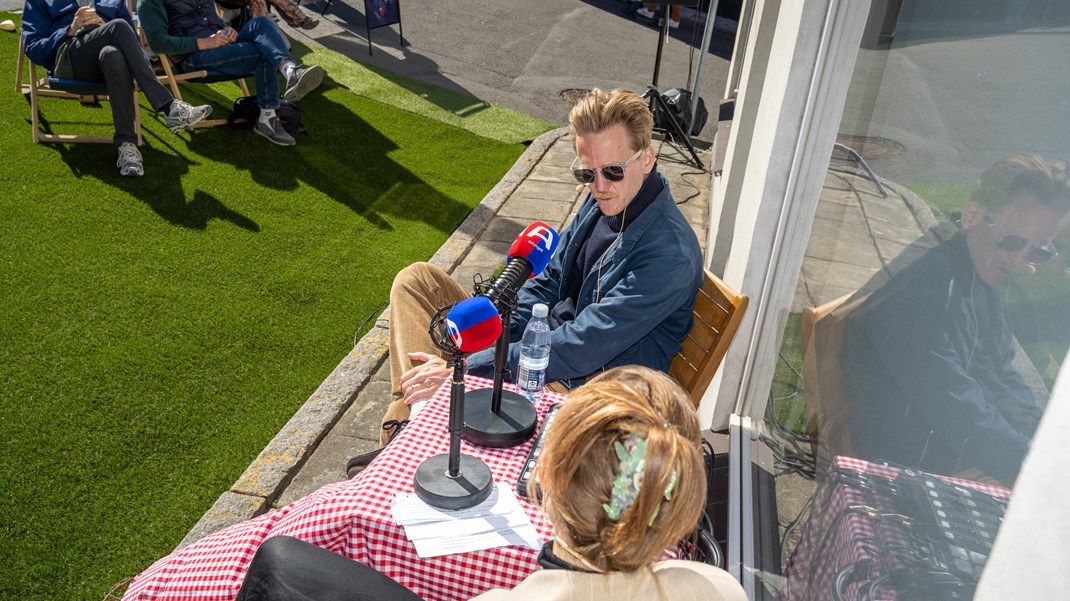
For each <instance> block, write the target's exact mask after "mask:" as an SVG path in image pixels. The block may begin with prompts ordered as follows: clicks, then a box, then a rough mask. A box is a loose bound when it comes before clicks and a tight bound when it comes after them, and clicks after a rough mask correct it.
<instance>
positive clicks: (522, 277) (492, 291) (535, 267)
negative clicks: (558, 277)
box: [476, 221, 561, 314]
mask: <svg viewBox="0 0 1070 601" xmlns="http://www.w3.org/2000/svg"><path fill="white" fill-rule="evenodd" d="M560 239H561V237H560V236H559V235H558V233H557V232H555V231H554V228H552V227H550V226H548V225H546V224H545V223H541V222H538V221H536V222H535V223H533V224H531V225H529V226H528V227H527V229H525V230H524V231H523V232H521V233H520V235H519V236H517V237H516V240H515V241H513V245H512V246H510V247H509V262H508V263H507V264H506V265H505V269H503V270H502V272H501V273H500V274H499V275H498V277H497V278H495V279H494V281H493V282H490V283H489V284H487V283H481V284H479V285H477V286H476V294H480V295H484V296H486V297H488V298H490V300H491V301H492V302H493V303H494V306H495V307H496V308H497V309H498V312H499V313H501V314H505V313H509V312H511V311H512V310H513V309H514V305H515V304H516V293H517V290H519V289H520V287H521V286H523V285H524V282H525V281H526V280H528V279H530V278H533V277H535V276H536V275H538V274H539V273H541V272H542V270H543V269H546V265H547V264H548V263H549V262H550V259H552V258H553V256H554V252H555V251H556V250H557V243H558V242H559V241H560Z"/></svg>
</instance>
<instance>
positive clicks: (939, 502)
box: [759, 0, 1070, 599]
mask: <svg viewBox="0 0 1070 601" xmlns="http://www.w3.org/2000/svg"><path fill="white" fill-rule="evenodd" d="M1067 56H1070V5H1067V3H1062V2H1046V1H1042V0H1036V1H1034V0H1010V1H996V0H988V1H985V2H975V1H973V2H968V1H966V0H948V1H946V2H939V3H935V2H910V1H906V0H885V1H881V0H875V1H874V3H873V11H872V14H871V15H870V20H869V25H868V26H867V30H866V34H865V36H864V40H863V43H862V47H861V48H860V50H859V55H858V60H857V63H856V68H855V72H854V73H853V74H852V79H851V86H850V91H849V95H848V100H847V106H846V108H845V110H844V115H843V118H842V121H841V124H840V130H839V131H840V134H839V136H838V139H837V143H836V146H835V148H834V149H833V150H832V155H831V161H830V167H829V170H828V173H827V174H826V178H825V185H824V189H823V190H822V193H821V199H820V202H819V205H818V209H817V214H816V217H815V219H814V223H813V227H812V231H811V238H810V240H809V243H808V247H807V251H806V257H805V260H804V262H803V266H802V272H801V273H800V276H799V284H798V287H797V290H796V294H795V301H794V306H793V310H792V313H791V315H790V316H789V317H788V319H787V320H786V324H785V328H784V332H783V342H782V347H781V352H780V355H779V358H778V366H777V371H776V377H775V381H774V384H773V388H772V390H771V391H770V400H771V402H770V403H769V404H768V406H767V412H766V416H765V420H764V422H763V432H762V440H761V443H762V444H764V445H766V446H768V447H770V448H771V450H772V456H773V458H774V461H773V465H774V468H773V471H774V476H775V486H776V507H775V512H776V514H777V516H776V517H777V521H778V524H779V532H778V534H779V540H778V541H777V542H778V543H779V545H778V546H779V549H778V551H779V558H778V560H777V561H774V560H768V562H767V565H764V566H759V567H760V568H761V571H760V573H759V574H760V577H761V579H762V580H763V582H764V583H765V584H766V587H767V589H768V591H767V592H769V591H776V592H777V593H778V594H779V597H780V598H785V599H834V598H843V599H863V598H871V599H872V598H881V599H885V598H897V597H898V598H934V599H941V598H951V597H952V596H953V595H955V594H958V595H961V598H968V596H969V594H970V592H971V591H972V589H973V587H974V586H975V585H976V582H977V579H978V577H979V574H980V573H981V571H982V570H983V568H984V563H985V559H986V558H987V555H988V551H989V550H990V548H991V544H992V541H993V539H994V537H995V536H996V534H997V532H998V530H999V526H1000V523H1001V518H1002V514H1003V510H1004V509H1005V506H1006V500H1007V498H1008V497H1009V495H1010V494H1011V491H1012V490H1013V485H1014V481H1015V478H1016V476H1017V473H1018V470H1019V468H1020V466H1021V462H1022V460H1023V458H1024V456H1025V453H1026V451H1027V450H1028V445H1029V441H1030V439H1031V437H1032V436H1033V433H1034V431H1035V429H1036V426H1037V423H1038V421H1039V419H1040V417H1041V415H1042V413H1043V410H1044V407H1045V404H1046V403H1047V400H1048V396H1049V389H1050V387H1051V385H1052V381H1053V378H1054V376H1055V374H1056V373H1057V368H1058V366H1059V365H1060V364H1061V362H1062V361H1063V359H1064V356H1065V355H1066V352H1067V348H1068V346H1070V319H1067V317H1066V314H1067V310H1068V309H1070V270H1068V269H1070V268H1068V265H1070V263H1068V262H1067V254H1068V253H1063V254H1060V253H1059V250H1060V249H1063V248H1067V245H1068V244H1070V234H1068V233H1067V232H1066V230H1065V228H1064V227H1063V226H1064V225H1065V223H1066V215H1067V213H1068V212H1070V184H1068V182H1067V177H1068V174H1067V164H1066V163H1065V162H1063V161H1062V160H1061V159H1065V158H1067V157H1070V135H1068V134H1070V100H1068V99H1070V79H1068V78H1066V77H1065V75H1063V73H1064V72H1065V58H1066V57H1067ZM761 511H764V512H766V513H768V512H769V511H772V509H761ZM766 517H768V516H766ZM955 598H960V597H955Z"/></svg>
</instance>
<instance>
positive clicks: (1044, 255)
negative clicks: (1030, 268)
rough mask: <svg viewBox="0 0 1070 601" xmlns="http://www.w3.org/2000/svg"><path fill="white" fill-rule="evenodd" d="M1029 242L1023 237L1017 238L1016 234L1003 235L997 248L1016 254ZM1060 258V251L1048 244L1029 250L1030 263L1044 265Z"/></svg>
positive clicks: (997, 243)
mask: <svg viewBox="0 0 1070 601" xmlns="http://www.w3.org/2000/svg"><path fill="white" fill-rule="evenodd" d="M1027 244H1029V242H1028V241H1027V240H1026V239H1025V238H1022V237H1021V236H1015V235H1014V234H1003V235H1002V236H1000V239H999V240H998V241H996V248H998V249H1000V250H1004V251H1007V252H1009V253H1016V252H1018V251H1020V250H1022V249H1023V248H1025V247H1026V245H1027ZM1057 256H1059V251H1058V250H1056V249H1055V245H1054V244H1052V243H1051V242H1048V243H1047V244H1045V245H1044V246H1034V247H1033V248H1031V249H1029V262H1030V263H1043V262H1045V261H1050V260H1052V259H1054V258H1055V257H1057Z"/></svg>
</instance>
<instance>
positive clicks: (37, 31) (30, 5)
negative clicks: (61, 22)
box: [22, 0, 74, 66]
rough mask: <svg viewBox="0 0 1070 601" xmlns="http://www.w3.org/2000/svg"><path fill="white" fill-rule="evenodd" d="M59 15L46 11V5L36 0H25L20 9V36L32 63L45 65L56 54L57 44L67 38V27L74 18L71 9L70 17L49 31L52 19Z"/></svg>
mask: <svg viewBox="0 0 1070 601" xmlns="http://www.w3.org/2000/svg"><path fill="white" fill-rule="evenodd" d="M58 16H59V15H52V14H50V13H49V12H48V6H47V5H46V4H45V3H43V2H40V1H38V0H26V5H25V6H24V7H23V11H22V36H23V40H25V44H26V48H25V50H26V56H28V57H29V58H30V60H31V61H33V62H34V64H37V65H41V66H47V65H49V64H50V63H51V62H52V60H53V57H54V56H55V54H56V50H57V49H58V48H59V45H60V44H61V43H63V41H64V40H66V39H67V29H66V26H69V25H70V23H71V20H73V18H74V11H71V19H68V20H66V22H65V26H64V27H58V28H57V29H56V30H55V31H51V32H50V31H49V30H48V29H49V27H51V26H52V19H53V18H55V17H58Z"/></svg>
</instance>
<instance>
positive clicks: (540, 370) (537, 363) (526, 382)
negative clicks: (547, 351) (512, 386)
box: [516, 357, 550, 390]
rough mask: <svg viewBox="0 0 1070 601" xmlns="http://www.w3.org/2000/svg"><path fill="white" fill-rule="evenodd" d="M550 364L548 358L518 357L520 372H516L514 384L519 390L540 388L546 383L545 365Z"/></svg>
mask: <svg viewBox="0 0 1070 601" xmlns="http://www.w3.org/2000/svg"><path fill="white" fill-rule="evenodd" d="M549 364H550V358H549V357H545V358H542V359H533V358H531V357H520V370H519V371H520V373H519V374H517V379H516V385H517V387H519V388H520V389H521V390H542V387H543V385H545V384H546V366H548V365H549Z"/></svg>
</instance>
